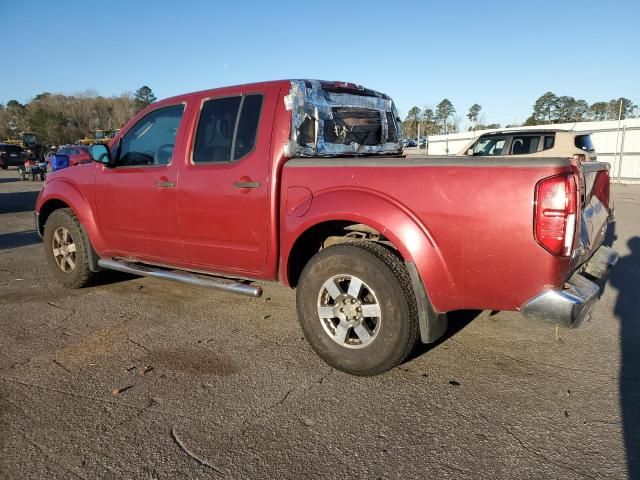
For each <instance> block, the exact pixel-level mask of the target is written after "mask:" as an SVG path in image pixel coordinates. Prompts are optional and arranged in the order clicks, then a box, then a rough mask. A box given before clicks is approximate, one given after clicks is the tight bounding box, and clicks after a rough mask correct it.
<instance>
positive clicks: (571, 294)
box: [520, 246, 618, 327]
mask: <svg viewBox="0 0 640 480" xmlns="http://www.w3.org/2000/svg"><path fill="white" fill-rule="evenodd" d="M617 261H618V254H617V253H616V252H615V251H614V250H613V249H611V248H608V247H604V246H601V247H600V248H599V249H598V250H597V251H596V253H595V254H594V255H593V256H592V257H591V259H590V260H589V261H588V262H587V263H586V265H585V266H584V268H583V269H582V271H581V273H574V274H573V275H572V276H571V278H569V280H567V282H566V283H565V288H564V289H562V290H561V289H550V290H545V291H544V292H541V293H539V294H538V295H536V296H534V297H533V298H531V299H529V300H527V301H526V302H525V303H524V304H522V306H521V307H520V310H521V311H522V314H523V315H524V316H525V317H526V318H527V319H530V320H542V321H545V322H547V323H551V324H553V325H558V326H563V327H576V326H578V325H579V324H580V323H581V322H582V321H583V320H584V319H585V318H586V317H588V316H589V315H590V313H591V310H592V309H593V306H594V305H595V303H596V301H597V300H598V297H599V294H600V286H599V285H598V284H597V283H595V282H593V281H591V280H590V279H589V278H587V276H589V277H592V278H595V279H601V278H604V277H605V276H606V275H607V273H608V272H609V269H610V268H611V267H613V266H614V265H615V264H616V262H617ZM585 275H587V276H585Z"/></svg>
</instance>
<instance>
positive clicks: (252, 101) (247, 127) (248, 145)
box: [233, 95, 262, 160]
mask: <svg viewBox="0 0 640 480" xmlns="http://www.w3.org/2000/svg"><path fill="white" fill-rule="evenodd" d="M261 108H262V95H248V96H246V97H244V101H243V102H242V107H241V110H240V120H239V121H238V131H237V132H236V144H235V148H234V150H233V159H234V160H238V159H240V158H242V157H244V156H245V155H246V154H247V153H249V152H250V151H251V150H253V147H254V146H255V144H256V135H257V134H258V121H259V120H260V109H261Z"/></svg>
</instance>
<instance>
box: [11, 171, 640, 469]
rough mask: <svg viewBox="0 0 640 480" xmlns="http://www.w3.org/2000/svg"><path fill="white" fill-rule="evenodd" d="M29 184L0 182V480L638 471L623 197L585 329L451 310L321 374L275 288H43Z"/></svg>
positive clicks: (636, 284)
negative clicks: (414, 341) (378, 368)
mask: <svg viewBox="0 0 640 480" xmlns="http://www.w3.org/2000/svg"><path fill="white" fill-rule="evenodd" d="M39 188H40V183H39V182H20V181H18V174H17V171H16V170H14V169H11V170H9V171H2V172H0V478H6V479H14V478H15V479H28V478H34V479H40V478H47V479H55V478H65V479H66V478H81V479H93V478H126V479H138V478H140V479H154V478H158V479H160V478H170V479H173V478H189V479H200V478H202V479H206V478H292V479H294V478H312V479H313V478H318V479H320V478H323V479H325V478H336V479H341V478H434V477H435V478H451V479H461V478H480V477H486V478H554V479H577V478H616V479H620V478H640V434H639V433H638V432H639V431H640V414H639V413H636V410H640V408H637V407H636V406H637V405H640V357H639V356H638V355H639V354H638V353H636V352H638V351H640V327H638V326H637V323H638V319H639V318H638V317H640V303H639V302H640V295H638V294H640V273H639V272H640V250H635V249H634V244H633V241H632V242H631V243H629V240H631V239H633V238H637V237H639V236H640V208H639V207H640V186H620V187H617V186H616V187H615V188H614V189H613V197H614V199H615V200H616V211H617V218H618V222H617V223H616V225H615V232H613V233H612V235H610V240H613V245H614V247H615V248H616V249H617V250H618V251H619V253H620V254H621V256H622V260H621V262H620V264H619V267H620V268H619V269H616V270H614V272H613V273H612V275H611V278H610V280H609V282H608V283H607V284H606V287H605V289H604V293H603V295H602V298H601V299H600V301H599V302H598V304H597V306H596V309H595V312H594V314H593V318H592V319H591V320H590V321H589V322H588V323H586V324H585V325H583V326H582V327H581V328H579V329H575V330H562V329H560V330H558V331H557V332H556V329H555V327H552V326H549V325H544V324H532V323H527V322H526V321H525V320H524V319H522V317H521V316H520V315H519V314H517V313H514V312H455V313H454V314H452V315H451V320H450V328H449V331H448V333H447V338H446V339H445V340H443V341H441V342H439V343H438V344H436V345H434V346H428V347H427V346H425V347H423V348H421V349H420V351H419V352H417V353H416V355H415V356H414V357H413V358H412V359H411V360H410V361H408V362H406V363H405V364H403V365H401V366H400V367H398V368H396V369H395V370H393V371H391V372H389V373H387V374H385V375H381V376H378V377H374V378H357V377H351V376H349V375H346V374H343V373H341V372H338V371H334V370H332V369H331V368H329V367H327V366H326V365H325V364H324V363H322V361H321V360H320V359H319V358H318V357H317V356H316V355H315V354H314V353H313V352H312V351H311V349H310V347H309V346H308V345H307V343H306V342H305V341H304V339H303V338H302V333H301V330H300V328H299V326H298V324H297V320H296V314H295V302H294V292H293V291H290V290H288V289H286V288H284V287H282V286H279V285H275V284H263V285H262V286H263V288H264V295H263V297H262V298H260V299H251V298H247V297H240V296H234V295H233V294H228V293H222V292H216V291H212V290H207V289H203V288H199V287H193V286H187V285H182V284H177V283H171V282H164V281H161V280H155V279H149V278H138V277H133V276H127V275H123V274H118V273H116V272H105V274H104V275H103V278H102V279H101V281H100V283H99V284H98V285H95V286H92V287H90V288H86V289H82V290H66V289H64V288H62V287H60V286H59V285H57V284H56V283H55V281H54V280H53V278H52V277H51V275H50V274H49V272H48V271H47V268H46V264H45V259H44V252H43V246H42V244H41V243H40V240H39V238H38V237H37V236H36V234H35V232H34V231H33V217H32V214H31V211H32V209H33V204H34V202H35V197H36V195H37V192H38V190H39ZM632 250H633V251H632Z"/></svg>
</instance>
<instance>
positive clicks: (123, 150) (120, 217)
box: [95, 103, 186, 264]
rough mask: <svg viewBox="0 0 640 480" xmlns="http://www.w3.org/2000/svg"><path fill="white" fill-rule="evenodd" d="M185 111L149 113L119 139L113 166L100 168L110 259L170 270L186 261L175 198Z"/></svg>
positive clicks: (101, 218) (180, 107)
mask: <svg viewBox="0 0 640 480" xmlns="http://www.w3.org/2000/svg"><path fill="white" fill-rule="evenodd" d="M184 108H185V105H184V104H182V103H179V104H177V105H169V106H161V107H159V108H157V109H156V110H153V111H151V112H149V113H148V114H147V115H145V116H144V117H142V118H141V119H140V120H138V122H136V123H135V124H134V125H133V126H132V127H131V128H130V129H129V130H128V131H127V132H126V133H125V134H124V135H123V137H122V138H121V139H120V141H119V143H118V146H117V148H116V150H117V151H116V152H114V155H115V166H114V167H113V168H108V167H105V166H99V167H98V170H97V173H96V190H95V191H96V206H97V213H98V222H99V226H100V230H101V231H102V234H103V236H104V238H105V240H106V244H107V245H108V246H109V250H110V253H111V254H112V255H116V256H125V257H133V258H135V259H140V260H146V261H150V262H156V263H168V264H179V263H183V262H185V260H186V258H185V252H184V248H183V245H182V239H181V238H180V228H179V224H178V194H177V191H178V189H177V186H178V171H179V166H180V163H181V161H182V160H183V154H182V155H181V152H184V143H183V142H184V141H183V136H184V125H183V123H184V122H182V117H183V113H184Z"/></svg>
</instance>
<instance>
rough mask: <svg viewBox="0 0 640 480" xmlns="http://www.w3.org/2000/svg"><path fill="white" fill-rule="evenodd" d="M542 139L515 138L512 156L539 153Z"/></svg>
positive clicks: (524, 136)
mask: <svg viewBox="0 0 640 480" xmlns="http://www.w3.org/2000/svg"><path fill="white" fill-rule="evenodd" d="M539 143H540V137H538V136H535V137H534V136H527V135H523V136H515V137H513V140H512V142H511V155H527V154H529V153H536V152H537V151H538V144H539Z"/></svg>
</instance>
